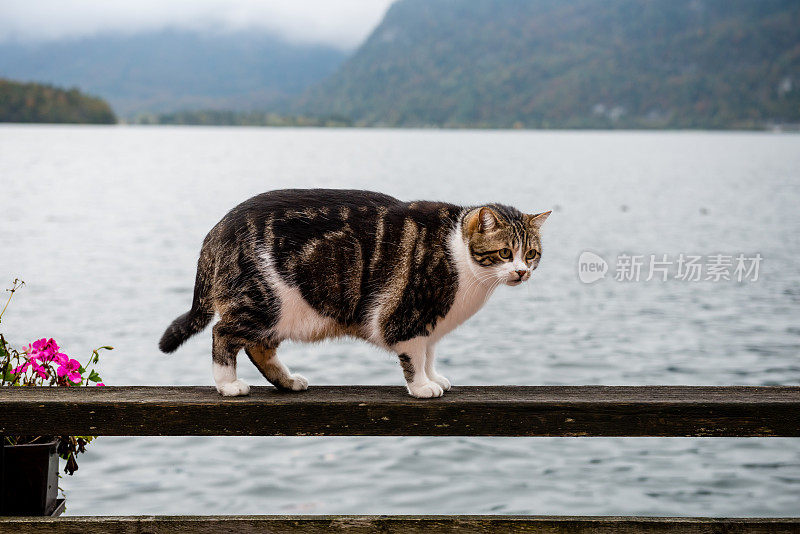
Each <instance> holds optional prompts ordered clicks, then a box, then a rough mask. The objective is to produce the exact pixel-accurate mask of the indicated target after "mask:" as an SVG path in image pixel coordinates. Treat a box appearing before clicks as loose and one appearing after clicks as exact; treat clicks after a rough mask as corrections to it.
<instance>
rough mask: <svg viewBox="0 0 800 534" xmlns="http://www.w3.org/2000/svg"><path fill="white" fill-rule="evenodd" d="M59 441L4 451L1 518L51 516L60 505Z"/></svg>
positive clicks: (21, 446) (0, 488)
mask: <svg viewBox="0 0 800 534" xmlns="http://www.w3.org/2000/svg"><path fill="white" fill-rule="evenodd" d="M57 446H58V440H57V439H55V440H52V441H47V442H45V443H33V444H30V445H6V446H5V447H4V451H3V452H4V453H5V454H4V462H3V464H4V465H3V479H2V480H0V491H2V493H3V495H2V496H3V498H2V500H0V506H2V510H0V515H52V514H53V512H55V511H56V508H57V507H58V505H59V502H57V497H58V453H56V447H57Z"/></svg>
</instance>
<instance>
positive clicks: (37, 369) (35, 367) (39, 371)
mask: <svg viewBox="0 0 800 534" xmlns="http://www.w3.org/2000/svg"><path fill="white" fill-rule="evenodd" d="M29 363H30V364H31V367H32V368H33V370H34V372H36V374H37V375H39V376H40V377H41V378H42V379H43V380H47V367H43V366H41V365H39V364H38V363H36V362H35V361H33V360H31V361H30V362H29Z"/></svg>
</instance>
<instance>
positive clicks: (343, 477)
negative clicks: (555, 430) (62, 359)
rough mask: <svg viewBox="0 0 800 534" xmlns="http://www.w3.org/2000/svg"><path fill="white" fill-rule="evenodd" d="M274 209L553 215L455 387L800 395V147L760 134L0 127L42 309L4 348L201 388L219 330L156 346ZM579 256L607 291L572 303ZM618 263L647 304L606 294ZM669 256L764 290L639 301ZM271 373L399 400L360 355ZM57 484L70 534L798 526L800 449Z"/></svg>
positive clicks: (222, 461)
mask: <svg viewBox="0 0 800 534" xmlns="http://www.w3.org/2000/svg"><path fill="white" fill-rule="evenodd" d="M283 187H341V188H345V187H346V188H364V189H374V190H379V191H383V192H386V193H389V194H392V195H395V196H397V197H399V198H402V199H407V200H411V199H437V200H447V201H452V202H458V203H465V204H476V203H481V202H489V201H500V202H505V203H510V204H514V205H515V206H517V207H519V208H520V209H522V210H525V211H530V212H533V211H543V210H547V209H553V210H554V213H553V215H552V216H551V217H550V219H549V220H548V221H547V223H546V225H545V227H544V230H543V239H544V254H543V259H542V262H541V266H540V268H539V269H538V270H537V271H536V273H535V274H534V276H533V278H532V279H531V281H530V282H528V283H527V284H525V285H523V286H521V287H514V288H509V287H503V288H501V289H499V290H498V291H497V292H496V293H495V295H494V296H493V297H492V299H491V300H490V301H489V303H488V304H487V305H486V307H485V308H484V309H483V310H482V311H481V312H479V314H478V315H476V316H475V317H474V318H473V319H472V320H471V321H470V322H468V323H467V324H466V325H464V326H463V327H461V328H460V329H459V330H457V331H455V332H454V333H453V334H451V335H450V336H449V337H447V338H445V340H444V341H443V342H442V343H441V344H440V347H439V354H440V359H441V364H440V371H442V372H443V374H445V375H446V376H448V377H449V378H450V379H451V380H452V381H453V382H454V383H455V384H456V385H459V384H634V385H636V384H639V385H641V384H711V385H719V384H752V385H757V384H764V385H771V384H786V385H797V384H800V350H799V349H800V322H799V321H798V318H800V210H798V204H800V136H798V135H775V134H768V133H705V132H667V133H661V132H526V131H519V132H518V131H514V132H511V131H429V130H360V129H347V130H332V129H329V130H316V129H249V128H191V127H187V128H180V127H176V128H170V127H152V128H151V127H123V126H119V127H85V126H18V125H3V126H0V192H1V193H2V196H1V197H0V213H2V215H0V282H2V283H3V285H6V286H7V285H10V282H11V280H12V279H13V278H15V277H20V278H22V279H24V280H25V281H26V282H27V285H26V287H25V288H24V289H23V290H21V291H20V292H19V293H18V294H17V296H16V297H15V300H14V301H13V303H12V305H11V307H10V308H9V310H8V312H7V313H6V316H5V317H4V320H3V325H2V329H3V330H2V331H3V332H4V333H5V334H6V335H7V337H9V338H10V340H11V341H12V342H13V343H14V344H16V345H22V344H23V343H27V342H29V341H31V340H33V339H37V338H40V337H45V336H47V337H54V338H56V339H57V340H58V341H59V343H60V344H61V345H62V346H63V347H64V348H65V349H66V350H67V352H69V354H71V355H72V356H74V357H81V358H84V359H85V357H86V356H87V355H88V354H89V352H90V351H91V349H92V348H94V347H96V346H99V345H103V344H110V345H114V346H115V347H116V349H115V350H114V351H113V352H111V353H107V354H105V355H104V358H103V360H102V367H101V370H102V375H103V378H104V380H105V382H106V383H107V384H114V385H122V384H206V385H210V384H212V380H211V372H210V355H209V354H210V331H206V332H204V333H202V334H201V335H198V336H197V337H195V338H193V339H192V340H190V341H189V342H188V343H187V344H186V345H185V346H184V347H182V348H181V349H180V350H179V351H178V352H177V353H175V354H173V355H170V356H166V355H163V354H161V353H160V352H158V350H157V348H156V343H157V340H158V338H159V337H160V335H161V333H162V332H163V330H164V328H165V327H166V326H167V325H168V324H169V322H170V321H171V320H172V319H173V318H174V317H176V316H177V315H178V314H180V313H183V312H184V311H185V310H187V309H188V307H189V304H190V300H191V290H192V284H193V282H194V271H195V262H196V258H197V254H198V251H199V247H200V243H201V241H202V239H203V237H204V236H205V234H206V232H207V231H208V230H209V229H210V228H211V226H212V225H213V224H214V223H216V222H217V221H218V220H219V219H220V218H221V217H222V216H223V215H224V214H225V212H226V211H227V210H228V209H230V208H231V207H232V206H234V205H235V204H237V203H238V202H240V201H242V200H244V199H245V198H247V197H249V196H251V195H254V194H256V193H260V192H263V191H267V190H270V189H274V188H283ZM584 251H592V252H593V253H595V254H598V255H599V256H601V257H602V258H604V259H605V260H606V261H607V262H608V264H609V267H608V268H609V271H608V273H607V274H606V277H605V278H604V279H601V280H599V281H597V282H595V283H593V284H584V283H582V282H581V280H579V277H578V258H579V256H580V255H581V253H582V252H584ZM623 254H624V255H628V256H642V259H643V267H642V272H641V279H640V280H639V281H638V282H637V281H635V280H634V281H617V280H615V275H616V273H617V267H618V266H619V267H623V266H624V258H623V259H620V257H619V256H620V255H623ZM665 254H666V255H667V260H668V261H677V258H678V257H679V255H680V254H684V255H685V256H688V255H697V256H702V260H701V263H703V264H704V267H708V263H709V262H710V261H711V259H709V258H708V257H709V256H712V255H718V254H719V255H723V256H724V257H729V256H733V257H734V258H735V256H738V255H739V254H742V255H744V256H743V257H744V258H745V259H748V258H753V257H756V254H760V256H761V258H762V260H761V262H760V263H759V264H758V267H759V272H758V279H757V280H755V281H754V280H752V278H753V277H754V274H755V273H752V272H751V274H750V277H749V278H746V279H745V280H743V281H742V282H738V281H736V280H729V281H726V280H720V281H716V282H715V281H713V280H710V281H688V280H682V279H676V278H675V275H676V274H677V273H676V272H673V271H670V272H669V274H668V276H669V279H668V280H667V281H662V280H661V275H660V271H658V270H656V271H655V276H654V277H653V279H651V280H650V281H646V280H645V279H646V278H647V277H648V275H649V260H650V255H656V257H657V259H659V260H661V259H663V258H662V256H663V255H665ZM733 263H734V264H735V263H736V262H735V261H734V262H733ZM753 263H754V262H751V263H750V264H749V266H752V264H753ZM734 267H735V265H732V266H731V267H730V269H728V270H729V271H730V273H731V274H733V273H734ZM671 269H673V270H676V269H677V266H676V265H674V264H673V266H672V267H671ZM620 272H622V271H620ZM702 275H703V278H705V276H706V271H704V272H703V273H702ZM281 353H282V358H283V359H284V361H285V362H286V363H287V364H288V365H289V366H290V367H291V368H292V369H293V370H296V371H298V372H301V373H303V374H304V375H306V376H307V377H308V378H309V380H310V382H311V384H312V385H313V384H352V383H360V384H402V372H401V371H400V368H399V365H398V363H397V360H396V358H395V357H393V356H391V355H389V354H387V353H383V352H381V351H379V350H378V349H376V348H374V347H371V346H368V345H366V344H363V343H361V342H357V341H337V342H328V343H323V344H318V345H302V344H289V343H287V344H285V345H282V346H281ZM240 370H241V371H240V376H242V377H243V378H244V379H245V380H247V381H249V382H250V383H251V384H264V380H263V379H262V378H261V377H260V375H259V374H258V373H257V371H256V370H255V368H253V367H252V366H251V365H250V363H249V362H248V361H247V359H246V358H242V359H240ZM61 485H62V487H63V488H64V489H65V491H66V494H67V498H68V514H70V515H86V514H109V515H113V514H284V513H308V514H331V513H359V514H360V513H369V514H380V513H391V514H401V513H409V514H464V513H472V514H474V513H501V514H602V515H607V514H611V515H617V514H619V515H627V514H636V515H711V516H741V515H754V516H788V515H798V514H800V440H798V439H777V438H776V439H732V438H726V439H709V438H706V439H699V438H698V439H694V438H692V439H687V438H673V439H656V438H633V439H632V438H619V439H616V438H615V439H606V438H581V439H575V438H572V439H570V438H552V439H551V438H547V439H545V438H532V439H517V438H513V439H512V438H501V439H486V438H470V439H467V438H418V437H413V438H411V437H409V438H288V437H287V438H273V437H259V438H224V437H220V438H203V437H192V438H182V437H177V438H122V437H120V438H101V439H99V440H98V441H97V442H96V443H95V444H93V445H92V446H91V447H90V449H89V452H88V453H87V454H85V455H83V456H82V457H81V458H80V471H78V473H77V474H76V475H75V476H74V477H65V478H64V479H62V481H61Z"/></svg>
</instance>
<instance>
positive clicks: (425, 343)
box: [159, 189, 550, 397]
mask: <svg viewBox="0 0 800 534" xmlns="http://www.w3.org/2000/svg"><path fill="white" fill-rule="evenodd" d="M549 214H550V212H549V211H547V212H544V213H539V214H536V215H526V214H524V213H521V212H519V211H518V210H516V209H514V208H512V207H509V206H504V205H501V204H487V205H485V206H477V207H466V208H465V207H460V206H455V205H452V204H446V203H443V202H427V201H417V202H401V201H400V200H397V199H395V198H392V197H390V196H388V195H384V194H381V193H373V192H370V191H356V190H336V189H287V190H281V191H271V192H268V193H263V194H261V195H257V196H255V197H253V198H251V199H249V200H247V201H245V202H243V203H242V204H239V205H238V206H236V207H235V208H233V209H232V210H231V211H230V212H229V213H228V214H227V215H226V216H225V217H223V219H222V220H221V221H220V222H219V223H217V225H216V226H214V228H213V229H212V230H211V231H210V232H209V234H208V235H207V236H206V238H205V240H204V241H203V247H202V249H201V251H200V259H199V261H198V265H197V278H196V281H195V286H194V297H193V300H192V308H191V310H189V311H188V312H187V313H185V314H183V315H181V316H180V317H178V318H177V319H175V321H173V323H172V324H171V325H170V326H169V328H167V330H166V332H164V335H163V337H162V338H161V341H160V343H159V348H160V349H161V350H162V351H163V352H173V351H174V350H176V349H177V348H178V346H180V345H181V343H183V342H184V341H186V339H188V338H189V337H190V336H192V335H194V334H196V333H198V332H200V331H201V330H202V329H203V328H205V327H206V326H207V325H208V324H209V323H210V322H211V320H212V319H213V317H214V314H215V313H217V314H219V317H220V319H219V321H218V322H217V323H216V324H215V325H214V328H213V348H212V360H213V374H214V381H215V382H216V386H217V391H219V393H221V394H222V395H226V396H228V395H231V396H233V395H247V394H248V393H249V392H250V387H249V386H248V385H247V384H246V383H244V382H243V381H241V380H239V379H237V377H236V355H237V353H238V352H239V351H240V350H241V349H244V350H245V353H246V354H247V356H248V357H249V358H250V361H252V362H253V364H255V366H256V367H257V368H258V369H259V371H261V374H263V375H264V377H265V378H266V379H267V380H269V381H270V382H271V383H272V384H274V385H275V386H277V387H279V388H283V389H287V390H293V391H300V390H304V389H306V388H307V387H308V381H307V380H306V379H305V378H304V377H303V376H301V375H299V374H292V373H291V372H290V371H289V369H287V368H286V366H285V365H283V364H282V363H281V362H280V360H278V357H277V356H276V353H275V351H276V349H277V348H278V345H280V343H281V341H283V340H285V339H292V340H297V341H319V340H322V339H325V338H330V337H336V336H353V337H358V338H361V339H364V340H366V341H368V342H370V343H373V344H375V345H378V346H379V347H382V348H385V349H388V350H390V351H393V352H394V353H396V354H397V355H398V358H399V359H400V365H401V366H402V369H403V374H404V376H405V380H406V385H407V387H408V392H409V393H410V394H411V395H413V396H414V397H439V396H441V395H442V394H443V392H444V391H446V390H448V389H450V382H449V381H448V380H447V379H446V378H445V377H443V376H442V375H440V374H439V373H438V372H436V368H435V366H434V358H435V346H436V343H437V342H438V341H439V340H440V339H441V338H442V337H443V336H444V335H445V334H447V333H448V332H450V331H452V330H453V329H454V328H456V327H457V326H458V325H460V324H461V323H462V322H464V321H465V320H466V319H468V318H469V317H470V316H472V315H473V314H474V313H475V312H476V311H478V309H479V308H480V307H481V306H482V305H483V304H484V303H485V302H486V299H487V298H488V297H489V295H490V294H491V293H492V291H493V290H494V289H495V288H496V287H497V286H499V285H500V284H506V285H510V286H515V285H518V284H521V283H522V282H524V281H525V280H527V279H528V278H530V276H531V271H533V270H534V269H536V267H537V266H538V265H539V259H540V258H541V250H542V249H541V241H540V238H539V229H540V227H541V225H542V223H543V222H544V221H545V219H547V216H548V215H549Z"/></svg>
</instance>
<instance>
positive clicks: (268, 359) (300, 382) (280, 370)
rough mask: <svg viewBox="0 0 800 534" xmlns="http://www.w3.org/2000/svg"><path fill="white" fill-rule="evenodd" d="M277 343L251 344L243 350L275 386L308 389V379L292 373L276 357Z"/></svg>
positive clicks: (289, 388) (297, 389) (300, 389)
mask: <svg viewBox="0 0 800 534" xmlns="http://www.w3.org/2000/svg"><path fill="white" fill-rule="evenodd" d="M277 348H278V347H277V345H274V346H272V345H270V344H251V345H248V346H247V347H246V348H245V349H244V350H245V352H246V353H247V356H248V357H249V358H250V361H251V362H253V365H255V366H256V367H257V368H258V370H259V371H261V374H262V375H264V378H266V379H267V380H269V381H270V383H271V384H273V385H274V386H275V387H278V388H281V389H288V390H290V391H303V390H306V389H308V380H306V378H305V377H304V376H303V375H300V374H297V373H295V374H292V373H291V372H290V371H289V368H288V367H286V366H285V365H284V364H283V362H281V361H280V360H279V359H278V356H277V354H276V350H277Z"/></svg>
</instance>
